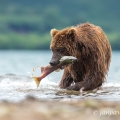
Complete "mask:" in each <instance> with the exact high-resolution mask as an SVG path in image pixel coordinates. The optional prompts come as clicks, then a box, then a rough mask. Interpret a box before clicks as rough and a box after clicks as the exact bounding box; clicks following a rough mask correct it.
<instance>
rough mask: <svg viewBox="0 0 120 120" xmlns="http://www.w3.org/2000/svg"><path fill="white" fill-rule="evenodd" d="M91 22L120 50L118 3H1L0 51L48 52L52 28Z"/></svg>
mask: <svg viewBox="0 0 120 120" xmlns="http://www.w3.org/2000/svg"><path fill="white" fill-rule="evenodd" d="M84 22H91V23H93V24H95V25H98V26H100V27H102V29H103V30H104V31H105V33H106V34H107V37H108V39H109V41H110V43H111V45H112V49H113V50H120V1H119V0H115V1H114V0H89V1H88V0H60V1H58V0H0V49H28V50H37V49H39V50H46V49H49V44H50V41H51V36H50V30H51V29H52V28H56V29H63V28H65V27H68V26H72V25H77V24H79V23H84Z"/></svg>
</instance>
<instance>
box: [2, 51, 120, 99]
mask: <svg viewBox="0 0 120 120" xmlns="http://www.w3.org/2000/svg"><path fill="white" fill-rule="evenodd" d="M0 56H1V59H0V101H2V100H8V101H20V100H22V99H24V98H26V96H28V95H32V96H35V97H37V98H38V99H46V100H53V99H54V100H57V99H59V100H61V99H89V98H90V99H100V100H107V101H120V52H117V51H114V52H113V53H112V61H111V65H110V70H109V73H108V76H107V81H106V82H105V83H104V84H103V86H102V89H101V90H93V91H87V92H86V91H85V92H83V95H82V96H81V95H80V93H79V92H75V91H67V90H62V89H59V88H58V84H59V81H60V79H61V76H62V73H63V71H61V72H53V73H51V74H50V75H48V76H47V77H46V78H44V79H43V80H42V81H41V83H40V86H39V87H38V88H37V87H36V84H35V82H34V80H33V79H32V78H31V75H32V74H33V71H32V70H33V68H34V67H36V66H45V65H48V63H49V61H50V59H51V56H52V53H51V51H12V50H11V51H3V50H1V51H0ZM34 75H40V68H39V67H38V68H37V69H36V72H35V73H34Z"/></svg>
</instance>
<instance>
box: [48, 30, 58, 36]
mask: <svg viewBox="0 0 120 120" xmlns="http://www.w3.org/2000/svg"><path fill="white" fill-rule="evenodd" d="M57 32H58V30H56V29H52V30H51V31H50V34H51V36H52V37H54V36H55V35H56V33H57Z"/></svg>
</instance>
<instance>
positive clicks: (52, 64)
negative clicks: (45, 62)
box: [49, 60, 57, 66]
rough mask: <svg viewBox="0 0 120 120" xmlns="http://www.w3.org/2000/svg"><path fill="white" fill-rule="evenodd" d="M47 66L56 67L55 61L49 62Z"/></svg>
mask: <svg viewBox="0 0 120 120" xmlns="http://www.w3.org/2000/svg"><path fill="white" fill-rule="evenodd" d="M49 64H50V65H51V66H54V65H57V62H55V61H53V60H52V61H50V62H49Z"/></svg>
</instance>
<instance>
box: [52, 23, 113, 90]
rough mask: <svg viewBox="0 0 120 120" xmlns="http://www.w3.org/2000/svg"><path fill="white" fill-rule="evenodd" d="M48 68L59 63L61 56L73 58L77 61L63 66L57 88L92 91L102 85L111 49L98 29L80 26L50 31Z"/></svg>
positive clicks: (90, 25)
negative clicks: (51, 54)
mask: <svg viewBox="0 0 120 120" xmlns="http://www.w3.org/2000/svg"><path fill="white" fill-rule="evenodd" d="M51 36H52V41H51V45H50V48H51V50H52V52H53V56H52V59H51V61H50V65H52V66H54V65H57V64H58V63H59V60H60V58H61V57H62V56H74V57H76V58H77V61H76V62H75V63H73V64H69V65H67V66H64V74H63V76H62V79H61V81H60V84H59V86H60V88H63V89H65V88H66V89H68V90H76V91H78V90H80V89H81V88H84V90H93V89H95V88H97V87H100V86H101V85H102V83H103V82H104V81H105V78H106V74H107V72H108V69H109V65H110V61H111V46H110V44H109V41H108V39H107V37H106V35H105V33H104V32H103V30H102V29H101V28H100V27H99V26H95V25H93V24H90V23H83V24H79V25H77V26H72V27H68V28H65V29H63V30H56V29H52V30H51Z"/></svg>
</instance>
